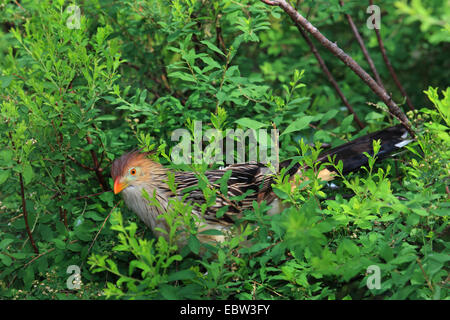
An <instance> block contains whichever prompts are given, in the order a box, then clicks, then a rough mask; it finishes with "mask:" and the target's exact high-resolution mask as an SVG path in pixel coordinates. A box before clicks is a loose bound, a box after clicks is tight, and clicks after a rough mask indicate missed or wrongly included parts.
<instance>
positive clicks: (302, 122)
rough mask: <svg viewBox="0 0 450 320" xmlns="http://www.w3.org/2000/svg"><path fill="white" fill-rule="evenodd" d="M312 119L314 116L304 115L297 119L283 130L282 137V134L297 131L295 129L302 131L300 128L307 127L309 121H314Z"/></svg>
mask: <svg viewBox="0 0 450 320" xmlns="http://www.w3.org/2000/svg"><path fill="white" fill-rule="evenodd" d="M312 119H313V117H312V116H303V117H301V118H300V119H297V120H296V121H294V122H292V123H291V124H290V125H289V126H288V127H287V128H286V130H284V131H283V133H282V134H281V135H280V137H281V136H282V135H285V134H288V133H291V132H295V131H300V130H303V129H305V128H307V127H308V125H309V123H310V122H311V121H312Z"/></svg>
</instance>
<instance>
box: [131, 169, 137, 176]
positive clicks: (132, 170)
mask: <svg viewBox="0 0 450 320" xmlns="http://www.w3.org/2000/svg"><path fill="white" fill-rule="evenodd" d="M130 174H131V175H132V176H135V175H136V169H135V168H131V169H130Z"/></svg>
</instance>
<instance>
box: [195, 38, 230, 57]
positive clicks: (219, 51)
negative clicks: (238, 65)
mask: <svg viewBox="0 0 450 320" xmlns="http://www.w3.org/2000/svg"><path fill="white" fill-rule="evenodd" d="M200 42H201V43H203V44H204V45H206V46H207V47H208V48H209V49H211V50H212V51H214V52H217V53H219V54H221V55H223V56H225V54H224V53H223V52H222V51H221V50H220V49H219V48H217V47H216V46H215V45H214V44H212V43H211V42H209V41H208V40H203V41H200Z"/></svg>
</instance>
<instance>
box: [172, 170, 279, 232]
mask: <svg viewBox="0 0 450 320" xmlns="http://www.w3.org/2000/svg"><path fill="white" fill-rule="evenodd" d="M230 170H231V175H230V177H229V178H228V181H227V193H226V194H222V193H221V192H220V183H219V182H218V181H217V180H219V179H220V178H222V177H223V175H224V174H225V173H226V172H228V171H230ZM205 176H206V177H207V178H208V181H209V184H210V186H211V187H213V188H215V189H216V190H217V192H216V202H215V204H213V205H212V206H210V207H209V208H207V209H206V212H205V214H204V217H205V219H206V220H210V221H215V222H218V223H224V224H228V223H232V222H233V219H232V218H231V217H232V216H233V215H236V214H240V213H242V212H243V211H244V210H246V209H251V208H252V204H253V201H254V200H256V201H258V202H260V200H262V199H266V200H267V201H268V202H271V200H273V199H274V196H273V195H272V192H271V184H272V182H273V179H272V175H271V174H270V170H269V169H268V168H267V167H266V166H265V165H263V164H259V163H243V164H234V165H231V166H228V167H226V168H224V169H219V170H210V171H207V172H206V173H205ZM175 182H176V183H177V191H178V192H179V195H180V194H181V195H182V194H183V193H185V192H187V193H188V196H187V200H188V201H189V200H191V201H192V203H193V204H194V213H197V214H200V205H202V204H203V203H205V197H204V195H203V192H202V190H200V189H199V188H197V189H192V188H191V187H194V186H196V185H198V179H197V177H196V176H195V174H194V173H193V172H177V173H175ZM244 195H245V197H244ZM239 196H242V197H243V199H242V197H240V198H239V199H236V197H239ZM224 206H228V207H227V210H226V212H225V213H224V215H223V216H222V217H220V218H217V216H216V213H217V211H218V210H219V209H220V208H222V207H224Z"/></svg>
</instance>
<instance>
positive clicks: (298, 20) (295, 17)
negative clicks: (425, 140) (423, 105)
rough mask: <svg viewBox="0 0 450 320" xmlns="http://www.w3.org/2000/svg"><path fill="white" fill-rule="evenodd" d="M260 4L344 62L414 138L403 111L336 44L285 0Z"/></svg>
mask: <svg viewBox="0 0 450 320" xmlns="http://www.w3.org/2000/svg"><path fill="white" fill-rule="evenodd" d="M261 1H262V2H264V3H266V4H269V5H274V6H275V5H276V6H279V7H280V8H282V9H283V10H284V12H285V13H287V14H288V15H289V17H291V19H292V21H293V22H294V23H295V24H297V25H300V26H301V27H303V28H304V29H305V30H306V31H307V32H309V33H310V34H311V35H312V36H313V37H314V38H316V39H317V40H318V41H319V42H320V43H321V44H322V45H323V46H324V47H325V48H327V49H328V50H329V51H331V53H333V54H334V55H335V56H336V57H337V58H338V59H339V60H341V61H342V62H344V64H345V65H346V66H347V67H349V68H350V69H351V70H352V71H353V72H354V73H355V74H356V75H357V76H358V77H360V78H361V80H363V81H364V82H365V83H366V84H367V86H369V88H370V89H371V90H372V91H373V92H374V93H375V94H376V95H377V96H378V97H379V98H380V99H381V100H382V101H383V102H384V103H385V104H386V105H387V107H388V108H389V110H390V112H391V113H392V114H393V115H394V116H395V117H396V118H397V119H398V120H399V121H400V122H401V123H402V125H403V126H404V127H405V128H406V129H407V130H408V132H409V133H410V134H411V136H412V137H415V133H414V131H413V130H412V128H411V123H410V122H409V120H408V118H407V117H406V115H405V114H404V113H403V111H402V110H401V109H400V108H399V107H398V106H397V104H396V103H395V102H394V101H393V100H392V98H391V97H390V96H389V94H388V93H387V92H386V90H384V88H383V87H381V86H380V85H378V83H377V82H376V81H375V80H374V79H373V78H372V77H371V76H370V75H369V74H368V73H367V72H366V71H365V70H364V69H363V68H361V66H360V65H359V64H358V63H357V62H356V61H355V60H353V58H352V57H350V56H349V55H348V54H346V53H345V52H344V51H343V50H342V49H341V48H339V47H338V45H337V44H336V43H333V42H331V41H330V40H328V38H326V37H325V36H324V35H323V34H322V33H321V32H320V31H319V30H318V29H317V28H316V27H314V26H313V25H312V24H311V23H310V22H309V21H308V20H307V19H305V18H304V17H303V16H302V15H301V14H300V13H298V12H297V11H296V10H295V9H294V8H293V7H292V6H291V5H290V4H289V3H288V2H287V1H285V0H273V1H269V0H261Z"/></svg>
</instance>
